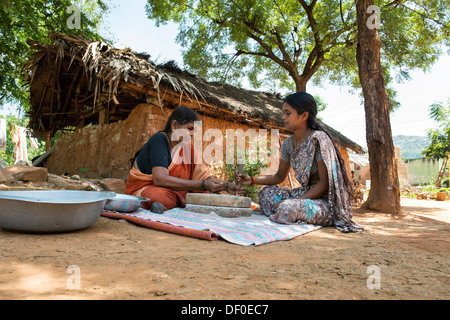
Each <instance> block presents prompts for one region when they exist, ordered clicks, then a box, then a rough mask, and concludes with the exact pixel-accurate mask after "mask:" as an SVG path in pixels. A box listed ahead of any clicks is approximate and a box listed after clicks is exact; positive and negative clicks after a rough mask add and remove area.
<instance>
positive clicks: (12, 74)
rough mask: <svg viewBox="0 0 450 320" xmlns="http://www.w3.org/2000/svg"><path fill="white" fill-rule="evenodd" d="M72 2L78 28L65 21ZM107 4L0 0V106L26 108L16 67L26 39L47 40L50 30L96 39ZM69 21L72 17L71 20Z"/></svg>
mask: <svg viewBox="0 0 450 320" xmlns="http://www.w3.org/2000/svg"><path fill="white" fill-rule="evenodd" d="M72 5H75V6H77V7H78V8H79V9H80V11H79V12H80V23H79V27H80V28H79V29H78V28H73V24H72V25H71V24H70V23H69V24H68V20H69V19H71V17H73V15H74V14H75V10H71V9H70V8H71V6H72ZM107 9H108V8H107V5H106V4H105V2H104V1H100V0H84V1H83V0H77V1H70V0H6V1H5V0H1V1H0V106H1V105H3V104H5V103H12V102H15V103H17V102H18V103H20V104H21V106H22V107H24V109H25V110H27V108H28V103H29V97H28V94H29V93H28V92H27V90H26V89H24V88H23V87H22V84H23V83H22V78H21V76H20V74H19V73H20V69H21V67H22V66H23V65H24V63H25V62H26V60H27V58H28V49H29V46H28V45H27V43H26V41H27V39H33V40H35V41H39V42H44V43H49V42H50V40H49V36H50V32H62V33H65V34H74V33H82V34H84V35H85V36H87V37H89V38H92V39H99V38H100V36H99V35H98V29H97V28H98V27H99V25H100V22H101V19H102V15H103V14H104V13H105V12H106V11H107ZM71 21H72V22H73V20H71Z"/></svg>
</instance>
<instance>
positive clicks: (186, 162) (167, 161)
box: [125, 107, 243, 212]
mask: <svg viewBox="0 0 450 320" xmlns="http://www.w3.org/2000/svg"><path fill="white" fill-rule="evenodd" d="M195 121H199V119H198V115H197V113H195V112H194V111H193V110H191V109H189V108H187V107H179V108H177V109H176V110H175V111H173V112H172V114H171V115H170V117H169V119H168V121H167V123H166V126H165V128H164V130H162V131H160V132H158V133H156V134H154V135H153V136H152V137H151V138H150V139H149V140H148V142H147V143H146V144H145V145H144V146H143V147H142V148H141V150H139V151H138V152H137V153H136V155H135V157H134V158H133V159H131V162H132V168H131V171H130V173H129V175H128V180H127V183H126V190H125V192H126V193H127V194H130V195H135V196H141V197H146V198H149V199H150V201H149V202H147V203H145V206H144V208H146V209H152V210H153V211H155V210H157V211H160V212H162V211H164V210H170V209H172V208H175V207H185V206H186V195H187V193H188V192H212V193H217V192H220V191H227V192H230V193H231V194H237V193H238V194H241V193H242V191H243V189H242V187H238V186H237V185H236V184H232V183H225V182H223V181H221V180H219V179H217V178H215V177H214V176H213V174H211V173H210V172H209V171H208V170H207V168H206V166H205V165H204V164H203V161H201V159H200V161H199V159H197V158H196V157H197V156H198V155H197V153H196V152H195V149H194V146H193V144H192V143H190V142H189V143H178V142H174V141H172V135H173V134H174V132H176V130H179V129H184V130H185V132H189V134H190V136H191V137H192V136H193V134H194V122H195ZM186 130H187V131H186ZM172 156H173V157H172ZM196 159H197V160H196ZM155 205H156V206H155ZM158 207H159V208H160V209H155V208H158Z"/></svg>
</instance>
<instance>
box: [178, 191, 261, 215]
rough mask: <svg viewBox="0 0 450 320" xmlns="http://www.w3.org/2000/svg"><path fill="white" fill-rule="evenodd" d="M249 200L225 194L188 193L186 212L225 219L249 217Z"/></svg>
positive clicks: (250, 210)
mask: <svg viewBox="0 0 450 320" xmlns="http://www.w3.org/2000/svg"><path fill="white" fill-rule="evenodd" d="M251 203H252V201H251V198H248V197H238V196H232V195H227V194H209V193H188V194H187V195H186V208H185V210H186V211H192V212H197V213H201V214H210V213H215V214H217V215H219V216H222V217H226V218H236V217H241V216H251V215H252V213H253V212H252V209H251Z"/></svg>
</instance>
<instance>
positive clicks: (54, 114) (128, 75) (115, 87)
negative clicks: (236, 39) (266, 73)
mask: <svg viewBox="0 0 450 320" xmlns="http://www.w3.org/2000/svg"><path fill="white" fill-rule="evenodd" d="M51 43H52V44H51V45H49V44H44V43H38V42H35V41H33V40H28V44H29V45H30V47H31V48H33V49H35V50H37V51H36V52H35V53H34V57H33V58H32V59H31V60H30V61H29V62H28V63H27V64H26V65H25V67H24V69H25V71H27V73H28V78H27V80H28V84H29V87H30V96H31V110H30V111H29V116H30V124H29V127H30V129H32V130H34V132H35V134H36V135H37V136H44V135H46V134H48V133H50V134H51V135H53V134H54V133H55V132H56V131H58V130H63V129H66V128H67V127H82V126H83V125H87V124H89V123H99V122H100V123H110V122H114V121H119V120H124V119H126V118H127V116H128V115H129V114H130V112H131V111H132V110H133V108H134V107H136V106H137V105H138V104H140V103H153V104H156V105H159V106H160V108H161V110H162V112H163V113H165V114H167V113H169V112H170V109H171V108H174V107H176V106H178V105H187V106H189V107H191V108H193V109H196V110H197V111H198V112H199V113H201V114H204V115H207V116H211V117H214V118H219V119H223V120H230V121H234V122H239V123H246V124H250V125H254V126H257V127H263V128H276V129H280V131H281V132H283V133H286V134H289V131H288V130H286V129H285V128H283V121H282V119H281V117H282V111H281V106H282V100H281V97H280V96H279V95H277V94H271V93H264V92H259V91H252V90H245V89H242V88H237V87H234V86H231V85H228V84H224V83H218V82H207V81H205V80H204V79H202V78H201V77H198V76H195V75H192V74H190V73H188V72H185V71H182V70H180V68H178V67H177V66H176V64H174V63H173V62H168V63H166V64H164V65H160V66H157V65H155V64H154V63H153V62H151V61H149V58H150V56H149V55H148V54H145V53H135V52H132V51H131V50H130V49H116V48H112V47H111V46H110V45H108V44H107V43H104V42H101V41H94V42H93V41H91V40H89V39H87V38H85V37H83V36H67V35H63V34H52V37H51ZM323 126H324V127H325V129H326V130H327V131H328V132H329V134H330V135H331V136H332V138H333V139H334V140H335V142H336V143H337V144H339V145H340V146H342V147H344V148H348V149H352V150H354V151H356V152H363V150H362V148H361V147H360V146H359V145H358V144H356V143H354V142H353V141H351V140H349V139H348V138H346V137H344V136H343V135H342V134H340V133H339V132H337V131H335V130H333V129H332V128H330V127H328V126H326V125H325V124H323Z"/></svg>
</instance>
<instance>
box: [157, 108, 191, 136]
mask: <svg viewBox="0 0 450 320" xmlns="http://www.w3.org/2000/svg"><path fill="white" fill-rule="evenodd" d="M174 120H175V121H176V122H177V123H178V125H185V124H188V123H191V122H195V121H198V120H199V118H198V114H197V112H195V111H194V110H192V109H189V108H188V107H185V106H181V107H178V108H176V109H175V111H174V112H172V113H171V115H170V116H169V119H168V120H167V123H166V126H165V127H164V129H163V130H162V131H160V132H165V133H170V132H171V131H172V122H173V121H174Z"/></svg>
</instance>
